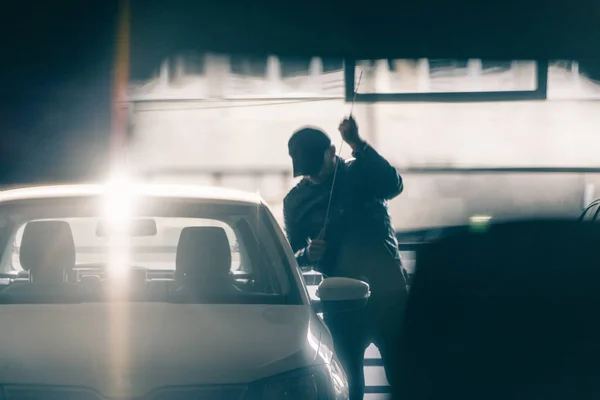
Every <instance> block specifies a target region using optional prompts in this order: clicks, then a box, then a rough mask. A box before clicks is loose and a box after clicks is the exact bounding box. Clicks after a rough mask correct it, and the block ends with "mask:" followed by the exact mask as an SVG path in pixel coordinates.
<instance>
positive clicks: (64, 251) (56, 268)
mask: <svg viewBox="0 0 600 400" xmlns="http://www.w3.org/2000/svg"><path fill="white" fill-rule="evenodd" d="M20 261H21V266H22V267H23V269H25V270H27V271H30V276H31V277H32V278H33V280H34V281H36V282H39V281H58V280H61V281H62V280H64V273H65V271H66V270H70V269H72V268H73V267H74V266H75V243H74V242H73V234H72V232H71V227H70V226H69V224H68V223H67V222H65V221H33V222H29V223H28V224H27V225H25V230H24V231H23V239H22V240H21V250H20Z"/></svg>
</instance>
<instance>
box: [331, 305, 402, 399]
mask: <svg viewBox="0 0 600 400" xmlns="http://www.w3.org/2000/svg"><path fill="white" fill-rule="evenodd" d="M405 300H406V294H405V293H398V294H390V295H380V296H377V297H373V296H372V297H371V299H369V303H368V304H367V306H366V307H365V308H364V309H362V310H355V311H348V312H343V313H332V314H326V315H325V316H324V319H325V323H326V324H327V327H328V328H329V330H330V332H331V335H332V336H333V342H334V347H335V351H336V354H337V355H338V357H339V359H340V362H341V363H342V366H343V368H344V370H345V372H346V375H347V377H348V382H349V385H350V400H362V399H363V396H364V392H365V377H364V355H365V350H366V348H367V347H368V346H369V345H370V344H371V343H373V344H375V346H377V348H378V349H379V352H380V353H381V358H382V360H383V365H384V369H385V373H386V377H387V380H388V382H389V383H390V386H391V389H392V395H393V398H394V399H396V398H397V396H396V395H394V392H397V391H398V385H399V381H400V371H399V362H398V355H399V351H398V350H399V347H398V346H399V344H400V333H401V328H402V320H403V315H404V304H405Z"/></svg>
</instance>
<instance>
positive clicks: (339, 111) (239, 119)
mask: <svg viewBox="0 0 600 400" xmlns="http://www.w3.org/2000/svg"><path fill="white" fill-rule="evenodd" d="M555 72H556V71H555ZM559 77H560V76H559ZM586 84H588V83H586ZM182 87H186V85H183V86H182ZM187 87H190V85H188V86H187ZM579 87H580V86H579ZM590 87H592V86H590ZM554 88H555V89H554V93H557V96H556V97H559V96H558V94H562V95H563V96H562V97H563V98H564V97H565V96H564V93H565V90H564V87H560V85H559V86H557V85H555V86H554ZM162 90H163V93H165V90H164V87H163V89H162ZM179 90H180V92H181V89H179ZM166 92H168V91H166ZM146 93H154V96H159V95H160V90H158V89H155V90H148V91H147V92H146ZM316 97H318V96H313V98H311V99H307V98H305V99H290V100H281V99H278V100H265V99H252V100H236V101H232V100H218V99H216V100H202V101H190V100H189V99H188V100H185V101H170V102H168V103H165V102H158V101H156V102H153V101H146V102H143V103H138V104H136V106H135V110H134V116H135V118H134V122H135V124H134V127H133V133H134V142H133V146H132V159H133V160H134V162H135V163H136V165H137V167H138V168H140V169H147V168H154V169H155V168H171V167H184V168H207V167H219V168H221V169H223V170H225V171H226V170H228V169H231V168H240V167H241V168H255V167H266V168H273V169H277V168H279V169H288V170H289V169H290V161H289V158H288V155H287V146H286V144H287V139H288V137H289V135H290V134H291V132H293V131H294V130H295V129H297V128H298V127H300V126H302V125H316V126H319V127H322V128H323V129H325V130H326V131H327V132H328V133H330V135H331V136H332V139H333V140H334V142H335V143H336V144H338V145H339V143H340V136H339V134H338V133H337V131H336V128H337V125H338V123H339V121H340V119H341V118H342V117H343V116H344V115H346V114H348V112H349V108H350V106H349V105H348V104H345V103H344V101H343V100H342V99H341V98H333V99H332V98H316ZM155 98H156V97H155ZM172 98H173V97H172ZM179 98H181V93H180V97H179ZM147 100H150V98H147ZM354 114H355V116H356V118H357V120H358V123H359V126H360V128H361V132H362V134H363V135H364V137H365V138H366V139H367V140H369V141H370V142H371V143H373V144H374V146H375V147H376V148H377V149H378V150H379V151H380V152H381V153H382V154H383V155H384V156H386V157H387V158H388V159H389V160H390V161H391V162H392V163H394V164H395V165H396V166H399V167H409V166H424V165H448V166H590V167H595V166H598V165H600V162H599V161H600V160H598V159H599V157H598V149H600V135H599V134H598V127H600V103H597V102H596V101H594V100H548V101H542V102H506V103H462V104H448V103H412V104H411V103H378V104H374V105H367V104H357V105H356V106H355V107H354ZM346 150H347V149H346ZM344 154H346V155H347V151H345V152H344ZM207 179H208V178H206V177H203V176H200V175H198V176H196V177H193V176H192V177H186V178H185V180H192V181H195V182H199V183H209V180H207ZM405 180H406V190H405V193H404V194H403V195H402V196H401V197H399V198H398V199H397V200H394V201H392V202H391V204H390V208H391V210H392V216H393V218H394V221H395V224H396V225H397V227H398V228H400V229H402V228H406V229H409V228H416V227H420V226H434V225H439V224H444V223H461V222H463V221H464V220H465V219H466V218H468V217H469V216H470V215H473V214H476V213H484V212H487V213H493V214H496V215H499V216H504V217H510V216H524V215H538V214H544V213H565V214H567V215H576V214H577V213H578V212H579V211H580V209H581V206H582V201H583V192H584V187H585V185H586V183H587V182H592V183H595V181H596V180H597V178H596V177H590V176H583V175H577V176H575V175H570V176H566V175H552V176H539V175H538V176H534V175H506V176H491V175H479V176H456V175H455V176H448V175H438V176H433V175H429V176H425V175H414V176H405ZM293 183H294V182H293V181H292V180H291V178H288V179H287V180H286V181H284V182H283V183H282V180H281V177H276V176H275V177H271V178H267V179H265V180H262V181H260V182H259V181H257V180H253V179H243V178H238V179H235V178H233V177H232V178H231V179H230V180H227V179H225V180H224V181H223V184H224V185H228V186H237V187H241V188H243V189H249V190H260V191H261V193H262V194H263V195H264V196H265V197H266V198H267V199H268V200H269V201H270V202H271V203H272V204H273V205H274V207H277V206H278V203H279V202H280V200H281V199H282V197H283V195H284V194H285V191H286V190H287V189H289V188H290V187H291V186H292V185H293ZM598 183H600V182H598Z"/></svg>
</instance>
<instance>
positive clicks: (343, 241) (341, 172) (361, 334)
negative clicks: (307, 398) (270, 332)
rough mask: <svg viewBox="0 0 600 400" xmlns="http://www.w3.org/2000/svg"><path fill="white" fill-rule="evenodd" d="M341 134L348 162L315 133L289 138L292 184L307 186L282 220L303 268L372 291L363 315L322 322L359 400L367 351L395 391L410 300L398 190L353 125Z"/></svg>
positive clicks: (396, 179)
mask: <svg viewBox="0 0 600 400" xmlns="http://www.w3.org/2000/svg"><path fill="white" fill-rule="evenodd" d="M339 130H340V133H341V135H342V138H343V140H344V141H345V142H346V143H348V145H349V146H350V147H351V148H352V152H353V156H354V159H353V160H349V161H346V160H343V159H341V158H338V157H337V156H336V150H335V146H333V145H332V144H331V140H330V139H329V137H328V136H327V135H326V134H325V133H324V132H322V131H321V130H319V129H315V128H303V129H300V130H298V131H296V132H295V133H294V134H293V135H292V137H291V138H290V140H289V142H288V148H289V154H290V156H291V158H292V162H293V173H294V177H297V176H303V177H304V178H303V179H302V181H301V182H300V183H299V184H298V185H297V186H296V187H294V188H293V189H292V190H291V191H290V192H289V193H288V195H287V196H286V197H285V199H284V203H283V212H284V223H285V229H286V233H287V236H288V239H289V241H290V243H291V246H292V249H293V250H294V252H296V258H297V260H298V263H299V265H300V266H303V267H306V266H313V267H315V268H316V269H317V270H318V271H319V272H321V273H323V274H324V275H326V276H330V277H331V276H342V277H349V278H356V279H361V280H364V281H366V282H368V283H369V284H370V286H371V298H370V300H369V303H368V305H367V306H366V308H365V309H363V310H357V311H349V312H344V313H335V314H327V315H325V321H326V323H327V325H328V327H329V329H330V331H331V333H332V335H333V337H334V342H335V348H336V352H337V353H338V354H339V356H340V361H341V362H342V364H343V365H344V368H345V370H346V373H347V375H348V380H349V382H350V398H351V399H362V398H363V394H364V375H363V360H364V352H365V349H366V348H367V347H368V346H369V344H370V343H375V345H376V346H377V347H378V348H379V351H380V352H381V356H382V358H383V362H384V367H385V370H386V375H387V378H388V381H389V382H390V384H391V385H392V390H393V389H394V385H395V382H396V381H397V377H398V368H397V365H398V363H397V362H396V360H394V359H393V358H394V355H396V354H397V351H396V346H397V344H398V343H399V336H400V329H401V322H402V318H403V311H404V303H405V300H406V296H407V292H406V281H405V279H404V275H403V272H402V263H401V260H400V254H399V252H398V243H397V241H396V236H395V230H394V228H393V226H392V224H391V221H390V216H389V214H388V210H387V200H390V199H392V198H394V197H396V196H398V195H399V194H400V193H401V192H402V189H403V185H402V178H401V177H400V175H399V174H398V172H397V171H396V169H395V168H393V167H392V166H391V165H390V164H389V163H388V162H387V161H386V160H385V159H384V158H383V157H382V156H381V155H379V154H378V153H377V152H376V151H375V150H374V149H373V148H372V147H371V146H369V145H368V144H367V143H366V142H365V141H364V140H363V139H362V138H361V137H360V135H359V132H358V127H357V125H356V123H355V121H354V119H352V118H351V117H350V118H349V119H345V120H343V121H342V123H341V124H340V126H339ZM336 163H337V170H336ZM334 176H335V184H334V185H333V192H331V189H332V182H333V181H334ZM330 193H332V197H331V204H330V206H329V200H330ZM328 208H329V219H328V222H327V226H326V229H324V227H325V224H326V218H327V215H326V214H327V210H328Z"/></svg>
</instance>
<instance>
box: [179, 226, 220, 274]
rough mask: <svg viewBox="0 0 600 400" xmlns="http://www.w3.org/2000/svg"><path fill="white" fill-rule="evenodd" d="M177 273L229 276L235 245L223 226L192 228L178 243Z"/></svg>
mask: <svg viewBox="0 0 600 400" xmlns="http://www.w3.org/2000/svg"><path fill="white" fill-rule="evenodd" d="M175 264H176V267H175V268H176V275H177V278H179V279H182V278H184V279H192V280H196V279H203V278H215V277H227V276H228V274H229V271H230V269H231V247H230V244H229V239H227V234H226V233H225V230H224V229H223V228H220V227H212V226H206V227H204V226H203V227H188V228H184V229H183V230H182V231H181V236H180V237H179V243H178V245H177V258H176V261H175Z"/></svg>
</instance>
